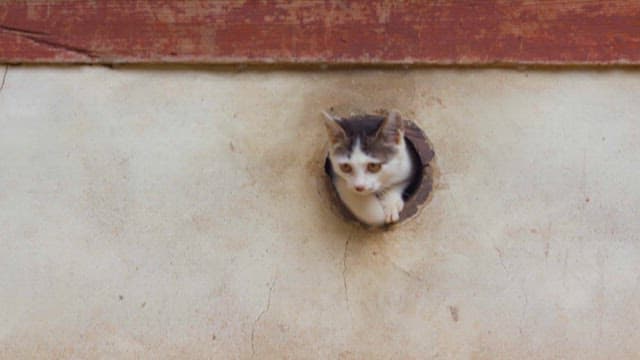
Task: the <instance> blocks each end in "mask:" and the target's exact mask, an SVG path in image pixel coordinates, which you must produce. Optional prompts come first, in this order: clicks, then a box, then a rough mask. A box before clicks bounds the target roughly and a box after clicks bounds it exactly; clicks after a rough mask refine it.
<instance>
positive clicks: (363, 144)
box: [325, 112, 404, 195]
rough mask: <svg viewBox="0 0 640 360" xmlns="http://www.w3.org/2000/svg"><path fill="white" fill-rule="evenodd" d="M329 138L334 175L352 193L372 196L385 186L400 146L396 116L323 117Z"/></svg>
mask: <svg viewBox="0 0 640 360" xmlns="http://www.w3.org/2000/svg"><path fill="white" fill-rule="evenodd" d="M325 117H326V121H325V125H326V128H327V133H328V135H329V141H330V149H329V157H330V159H331V163H332V165H333V170H334V173H335V174H336V175H337V176H340V177H341V178H342V179H344V180H345V182H346V183H347V185H348V188H349V189H351V190H352V191H353V192H355V193H357V194H361V195H369V194H372V193H376V192H378V191H380V190H382V189H384V188H385V187H387V186H389V185H391V184H389V183H388V182H389V179H391V178H392V175H393V174H392V169H391V167H390V166H388V165H389V164H390V163H391V162H393V160H394V159H395V158H396V156H397V154H398V152H399V150H400V149H401V147H403V146H404V138H403V136H404V134H403V132H404V127H403V121H402V119H401V118H400V116H399V115H398V114H397V113H395V112H392V113H390V114H389V115H388V116H386V117H384V116H374V115H364V116H356V117H351V118H348V119H337V118H333V117H331V116H330V115H328V114H325Z"/></svg>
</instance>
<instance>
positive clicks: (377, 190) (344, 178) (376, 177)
mask: <svg viewBox="0 0 640 360" xmlns="http://www.w3.org/2000/svg"><path fill="white" fill-rule="evenodd" d="M331 161H332V164H333V168H334V172H335V173H336V174H337V176H336V179H335V186H336V189H337V191H338V195H339V196H340V199H342V202H343V203H344V204H345V205H346V206H347V208H349V210H350V211H351V212H352V213H353V215H354V216H355V217H356V218H358V219H359V220H360V221H362V222H364V223H366V224H369V225H373V226H380V225H383V224H388V223H392V222H396V221H398V219H399V216H400V212H401V211H402V208H403V207H404V201H403V200H402V192H403V191H404V189H405V188H406V187H407V186H408V184H409V182H410V181H411V175H412V170H413V169H412V163H411V156H410V154H409V150H408V149H407V146H406V144H405V142H404V139H402V140H401V142H400V144H398V153H397V155H396V156H394V157H393V158H392V159H391V160H390V161H388V162H387V163H386V164H384V165H383V166H382V168H381V170H380V171H379V172H378V173H370V172H367V164H369V163H371V162H378V160H377V159H375V158H372V157H370V156H368V155H367V154H365V153H364V152H363V151H362V149H361V147H360V144H359V143H356V144H355V145H354V149H353V152H352V153H351V156H350V157H348V158H346V157H344V156H332V158H331ZM342 163H348V164H349V165H351V167H352V168H353V171H352V172H351V173H350V174H346V173H343V172H342V171H341V170H340V164H342ZM357 186H361V187H364V188H365V191H363V192H357V191H356V190H355V188H356V187H357Z"/></svg>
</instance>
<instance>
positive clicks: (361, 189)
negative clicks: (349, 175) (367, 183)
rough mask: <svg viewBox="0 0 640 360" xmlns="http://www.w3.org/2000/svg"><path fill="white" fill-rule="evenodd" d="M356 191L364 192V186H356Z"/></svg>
mask: <svg viewBox="0 0 640 360" xmlns="http://www.w3.org/2000/svg"><path fill="white" fill-rule="evenodd" d="M356 191H357V192H363V191H364V186H356Z"/></svg>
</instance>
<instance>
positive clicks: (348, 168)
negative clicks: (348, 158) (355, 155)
mask: <svg viewBox="0 0 640 360" xmlns="http://www.w3.org/2000/svg"><path fill="white" fill-rule="evenodd" d="M340 170H342V172H343V173H347V174H348V173H350V172H351V171H352V170H353V168H352V167H351V165H349V164H340Z"/></svg>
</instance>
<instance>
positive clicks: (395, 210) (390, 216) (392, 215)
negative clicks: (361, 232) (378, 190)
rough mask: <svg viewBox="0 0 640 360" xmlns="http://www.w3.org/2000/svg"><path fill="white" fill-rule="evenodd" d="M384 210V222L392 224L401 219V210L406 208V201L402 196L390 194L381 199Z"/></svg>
mask: <svg viewBox="0 0 640 360" xmlns="http://www.w3.org/2000/svg"><path fill="white" fill-rule="evenodd" d="M381 203H382V210H383V211H384V223H385V224H391V223H394V222H397V221H398V220H399V219H400V212H402V209H403V208H404V201H403V200H402V198H401V197H394V196H389V197H386V198H384V199H382V201H381Z"/></svg>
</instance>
